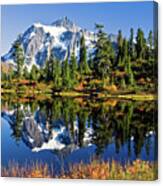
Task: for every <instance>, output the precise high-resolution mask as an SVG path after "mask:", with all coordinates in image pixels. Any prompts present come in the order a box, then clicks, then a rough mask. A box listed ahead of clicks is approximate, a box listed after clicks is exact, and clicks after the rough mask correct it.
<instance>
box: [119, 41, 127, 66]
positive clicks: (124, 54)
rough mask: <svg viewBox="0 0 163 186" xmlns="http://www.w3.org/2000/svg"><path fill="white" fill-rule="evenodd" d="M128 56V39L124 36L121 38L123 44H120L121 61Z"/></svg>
mask: <svg viewBox="0 0 163 186" xmlns="http://www.w3.org/2000/svg"><path fill="white" fill-rule="evenodd" d="M127 57H128V41H127V40H126V39H125V38H124V39H123V45H122V57H121V58H122V62H123V64H124V63H125V61H126V59H127Z"/></svg>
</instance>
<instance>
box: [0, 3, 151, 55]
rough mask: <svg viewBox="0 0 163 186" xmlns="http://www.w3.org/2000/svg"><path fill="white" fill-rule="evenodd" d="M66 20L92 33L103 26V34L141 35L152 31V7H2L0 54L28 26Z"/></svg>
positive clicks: (100, 4) (129, 5) (7, 48)
mask: <svg viewBox="0 0 163 186" xmlns="http://www.w3.org/2000/svg"><path fill="white" fill-rule="evenodd" d="M63 16H67V17H68V18H69V19H71V20H72V21H74V22H75V23H76V24H77V25H79V26H80V27H82V28H86V29H88V30H92V31H93V30H94V24H95V23H102V24H104V25H105V31H106V32H108V33H113V34H117V32H118V30H119V29H121V30H122V32H123V35H125V36H126V37H127V36H128V35H129V30H130V28H131V27H133V28H134V29H135V33H136V30H137V28H138V27H141V28H142V29H143V30H144V32H145V34H146V35H147V33H148V32H149V30H152V28H153V3H152V1H150V2H125V3H124V2H123V3H122V2H114V3H89V4H88V3H80V4H77V3H76V4H46V5H45V4H40V5H38V4H37V5H3V6H2V7H1V24H2V25H1V36H2V37H1V38H2V40H1V41H2V45H1V52H2V54H4V53H5V52H7V51H8V50H9V48H10V46H11V44H12V43H13V41H14V40H15V39H16V37H17V35H18V34H20V33H22V32H24V31H25V30H26V29H27V28H28V27H29V26H30V25H31V24H32V23H34V22H41V23H45V24H51V23H52V22H54V21H55V20H56V19H58V18H61V17H63Z"/></svg>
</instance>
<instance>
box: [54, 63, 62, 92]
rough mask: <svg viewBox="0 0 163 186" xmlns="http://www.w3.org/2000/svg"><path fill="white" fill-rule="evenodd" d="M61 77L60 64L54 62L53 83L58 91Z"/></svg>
mask: <svg viewBox="0 0 163 186" xmlns="http://www.w3.org/2000/svg"><path fill="white" fill-rule="evenodd" d="M61 75H62V69H61V63H60V61H58V60H54V69H53V81H54V87H55V89H60V88H61V86H62V78H61Z"/></svg>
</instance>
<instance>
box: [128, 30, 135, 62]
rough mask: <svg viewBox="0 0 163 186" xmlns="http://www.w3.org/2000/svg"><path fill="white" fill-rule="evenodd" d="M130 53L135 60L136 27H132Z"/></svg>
mask: <svg viewBox="0 0 163 186" xmlns="http://www.w3.org/2000/svg"><path fill="white" fill-rule="evenodd" d="M129 55H130V56H131V59H132V60H133V59H134V57H135V45H134V29H133V28H131V29H130V38H129Z"/></svg>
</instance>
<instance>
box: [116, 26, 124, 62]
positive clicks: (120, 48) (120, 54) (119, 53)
mask: <svg viewBox="0 0 163 186" xmlns="http://www.w3.org/2000/svg"><path fill="white" fill-rule="evenodd" d="M117 43H118V54H117V64H118V65H119V64H121V62H122V46H123V37H122V31H121V30H119V31H118V37H117Z"/></svg>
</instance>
